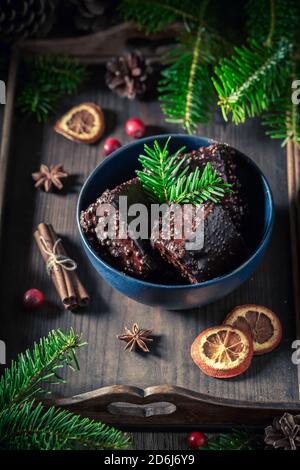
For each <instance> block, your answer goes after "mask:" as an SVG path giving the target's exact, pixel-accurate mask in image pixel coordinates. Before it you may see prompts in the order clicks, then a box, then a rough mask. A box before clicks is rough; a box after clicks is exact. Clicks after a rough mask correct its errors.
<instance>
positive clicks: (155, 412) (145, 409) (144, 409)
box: [107, 401, 177, 418]
mask: <svg viewBox="0 0 300 470" xmlns="http://www.w3.org/2000/svg"><path fill="white" fill-rule="evenodd" d="M176 409H177V407H176V405H174V403H170V402H167V401H161V402H153V403H148V404H145V405H137V404H135V403H128V402H114V403H110V404H109V405H108V406H107V411H108V412H109V413H110V414H112V415H125V416H138V417H140V418H149V417H150V416H159V415H171V414H173V413H175V411H176Z"/></svg>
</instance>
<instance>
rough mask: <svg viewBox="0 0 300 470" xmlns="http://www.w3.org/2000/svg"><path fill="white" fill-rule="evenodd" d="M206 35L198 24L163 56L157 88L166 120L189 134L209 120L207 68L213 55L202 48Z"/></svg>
mask: <svg viewBox="0 0 300 470" xmlns="http://www.w3.org/2000/svg"><path fill="white" fill-rule="evenodd" d="M206 35H207V31H206V30H205V29H204V28H203V27H199V28H198V31H197V34H196V35H192V36H191V35H189V41H188V42H187V43H185V42H184V40H183V41H182V42H181V44H179V45H178V46H177V47H176V48H175V49H174V50H173V51H171V52H170V53H169V54H168V55H167V56H166V57H165V60H164V64H165V68H164V69H163V71H162V78H161V80H160V82H159V87H158V89H159V92H160V97H159V99H160V101H161V103H162V104H161V107H162V110H163V112H164V114H166V116H167V119H166V120H167V121H169V122H175V123H177V124H180V125H181V126H182V127H183V129H184V130H186V131H187V132H188V133H190V134H191V133H192V132H193V131H194V130H195V128H196V126H197V124H198V123H200V122H207V121H208V120H209V116H210V113H211V107H212V103H213V98H214V90H213V86H212V83H211V80H210V74H209V68H208V64H209V63H212V62H213V60H214V57H213V55H212V54H211V52H210V51H209V47H207V46H206V47H205V43H206V41H207V36H206ZM182 39H184V38H182Z"/></svg>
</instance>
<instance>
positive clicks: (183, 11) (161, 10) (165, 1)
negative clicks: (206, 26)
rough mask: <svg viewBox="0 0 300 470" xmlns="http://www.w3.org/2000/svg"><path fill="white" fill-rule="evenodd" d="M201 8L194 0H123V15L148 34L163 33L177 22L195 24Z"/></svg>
mask: <svg viewBox="0 0 300 470" xmlns="http://www.w3.org/2000/svg"><path fill="white" fill-rule="evenodd" d="M198 11H199V7H198V5H197V3H196V2H194V1H193V0H161V1H160V0H123V1H122V4H121V14H122V16H123V18H124V19H125V20H126V21H131V20H132V21H135V22H136V23H137V24H138V25H139V26H140V28H142V29H144V30H145V31H146V33H147V34H152V33H156V32H159V31H163V30H164V29H165V28H166V27H167V26H168V25H170V24H172V23H174V22H175V21H177V20H188V21H191V22H195V21H196V19H197V16H198Z"/></svg>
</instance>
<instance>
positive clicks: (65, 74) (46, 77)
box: [28, 56, 87, 95]
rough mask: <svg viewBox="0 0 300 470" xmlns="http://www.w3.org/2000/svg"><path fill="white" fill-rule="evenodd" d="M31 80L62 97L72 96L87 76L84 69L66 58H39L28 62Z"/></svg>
mask: <svg viewBox="0 0 300 470" xmlns="http://www.w3.org/2000/svg"><path fill="white" fill-rule="evenodd" d="M28 65H29V66H30V67H31V69H32V72H31V73H32V79H33V80H34V81H35V82H38V83H39V84H43V85H45V86H48V87H49V89H53V90H54V91H55V92H59V93H61V94H62V95H63V94H67V95H73V94H75V93H76V92H77V90H78V88H79V85H80V84H81V83H82V82H83V80H85V78H86V76H87V72H86V67H85V66H84V65H81V64H79V63H78V62H76V61H74V60H71V59H69V58H68V57H51V56H40V57H37V58H35V59H34V60H30V61H29V63H28Z"/></svg>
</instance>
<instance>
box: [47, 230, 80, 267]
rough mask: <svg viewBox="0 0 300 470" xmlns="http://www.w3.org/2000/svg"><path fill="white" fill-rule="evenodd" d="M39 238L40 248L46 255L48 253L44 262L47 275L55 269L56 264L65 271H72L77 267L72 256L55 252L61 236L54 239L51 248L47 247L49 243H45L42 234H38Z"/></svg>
mask: <svg viewBox="0 0 300 470" xmlns="http://www.w3.org/2000/svg"><path fill="white" fill-rule="evenodd" d="M40 240H41V242H42V249H43V250H44V252H45V253H47V255H49V258H48V260H47V263H46V269H47V273H48V274H49V275H50V274H51V272H52V270H53V269H55V268H56V267H57V266H58V265H59V266H61V267H62V268H63V269H66V270H67V271H74V270H75V269H77V263H76V262H75V261H74V260H73V259H72V258H68V257H67V256H64V255H61V254H58V253H57V252H56V251H57V246H58V244H59V243H61V238H58V239H57V240H56V242H55V243H54V245H53V248H52V250H51V249H50V248H49V245H48V244H47V242H46V240H45V238H44V237H43V236H42V235H41V236H40Z"/></svg>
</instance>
